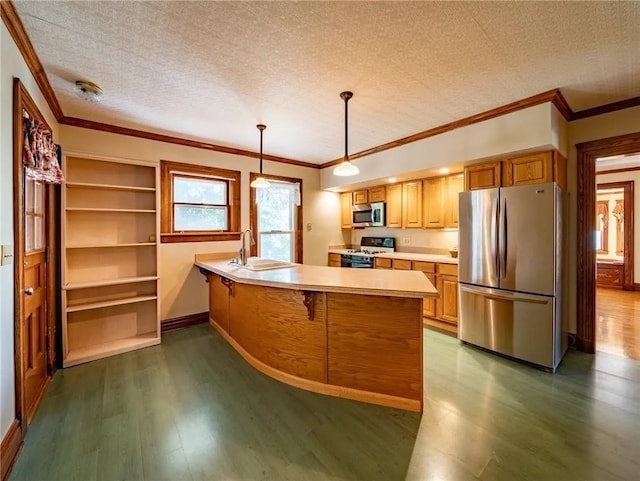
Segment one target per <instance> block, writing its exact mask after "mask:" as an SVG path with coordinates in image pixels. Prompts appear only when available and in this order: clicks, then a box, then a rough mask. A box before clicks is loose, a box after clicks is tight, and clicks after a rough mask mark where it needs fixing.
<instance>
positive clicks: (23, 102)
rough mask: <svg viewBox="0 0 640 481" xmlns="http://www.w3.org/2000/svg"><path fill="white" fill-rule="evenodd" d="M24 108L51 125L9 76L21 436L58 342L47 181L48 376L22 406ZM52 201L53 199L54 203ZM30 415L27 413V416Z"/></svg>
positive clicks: (52, 196) (53, 220) (53, 222)
mask: <svg viewBox="0 0 640 481" xmlns="http://www.w3.org/2000/svg"><path fill="white" fill-rule="evenodd" d="M23 110H25V111H26V112H27V113H28V114H29V116H30V117H32V118H34V119H36V120H39V121H40V122H42V123H43V124H44V125H45V126H46V127H47V129H49V130H51V126H50V125H49V124H48V123H47V121H46V119H45V118H44V116H43V115H42V113H41V112H40V110H39V109H38V106H37V105H36V103H35V101H34V100H33V98H32V97H31V95H29V92H28V91H27V89H26V88H25V87H24V85H23V84H22V82H21V81H20V79H19V78H14V79H13V228H14V232H13V241H14V268H13V275H14V280H15V288H14V295H13V299H14V321H13V322H14V375H15V409H16V419H17V420H18V422H19V423H20V425H21V427H22V436H23V437H24V436H26V434H27V428H28V425H29V423H30V422H31V417H32V416H33V415H34V414H35V411H36V409H37V406H38V404H39V403H40V401H41V400H42V396H43V395H44V392H45V390H46V387H47V386H48V383H49V380H50V379H51V377H52V376H53V374H54V373H55V371H56V369H57V365H56V352H57V351H58V347H59V341H58V337H57V336H56V320H57V318H58V313H59V312H60V311H59V310H58V309H57V307H58V306H59V305H60V304H59V302H60V296H61V294H60V289H59V278H60V276H59V270H58V269H59V267H58V266H59V260H60V251H59V249H58V229H59V226H60V224H59V220H58V219H59V217H58V215H59V211H58V212H56V209H57V205H58V204H57V199H59V195H60V194H59V190H55V189H56V187H55V186H53V185H51V184H46V187H45V189H46V190H45V198H46V199H47V201H46V205H47V207H46V208H47V225H46V227H45V235H46V238H47V239H46V245H47V250H46V253H47V258H46V262H47V280H46V285H47V300H46V314H45V315H46V323H47V327H46V340H45V342H46V347H45V351H46V356H47V359H46V360H45V368H46V370H47V377H48V379H47V380H46V381H45V383H44V385H43V386H42V389H41V391H40V392H39V393H38V395H37V396H36V398H35V400H34V403H33V405H32V406H27V405H26V399H25V397H24V379H23V373H22V366H23V363H24V359H23V352H22V346H23V338H24V333H23V331H22V318H23V317H24V296H23V295H22V287H21V286H23V284H24V270H23V267H24V258H25V250H24V243H25V238H24V235H25V233H24V230H25V229H24V175H23V173H24V168H23V166H22V144H23V137H24V135H23V120H22V111H23ZM54 201H55V202H54ZM30 414H31V416H30Z"/></svg>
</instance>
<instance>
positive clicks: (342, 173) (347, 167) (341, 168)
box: [333, 92, 360, 177]
mask: <svg viewBox="0 0 640 481" xmlns="http://www.w3.org/2000/svg"><path fill="white" fill-rule="evenodd" d="M340 97H341V98H342V100H344V160H343V161H342V162H341V163H340V165H338V166H337V167H336V168H335V169H333V175H337V176H339V177H348V176H351V175H358V174H359V173H360V169H359V168H358V167H356V166H355V165H353V164H352V163H351V162H349V125H348V124H349V108H348V102H349V99H350V98H351V97H353V92H342V93H341V94H340Z"/></svg>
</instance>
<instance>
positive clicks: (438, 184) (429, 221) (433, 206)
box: [422, 177, 445, 229]
mask: <svg viewBox="0 0 640 481" xmlns="http://www.w3.org/2000/svg"><path fill="white" fill-rule="evenodd" d="M444 194H445V180H444V177H434V178H431V179H425V180H424V181H423V183H422V199H423V204H422V210H423V212H424V227H426V228H427V229H436V228H441V227H444Z"/></svg>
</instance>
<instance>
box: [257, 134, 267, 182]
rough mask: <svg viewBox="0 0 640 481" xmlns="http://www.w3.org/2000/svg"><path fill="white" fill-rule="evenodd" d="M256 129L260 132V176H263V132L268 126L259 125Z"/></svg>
mask: <svg viewBox="0 0 640 481" xmlns="http://www.w3.org/2000/svg"><path fill="white" fill-rule="evenodd" d="M256 127H258V130H259V131H260V175H262V132H263V131H264V129H266V128H267V126H266V125H263V124H258V125H256Z"/></svg>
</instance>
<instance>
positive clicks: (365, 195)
mask: <svg viewBox="0 0 640 481" xmlns="http://www.w3.org/2000/svg"><path fill="white" fill-rule="evenodd" d="M369 202H370V201H369V192H368V191H367V190H356V191H355V192H353V205H359V204H368V203H369Z"/></svg>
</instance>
